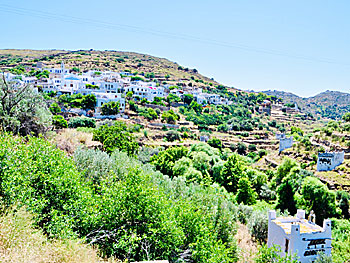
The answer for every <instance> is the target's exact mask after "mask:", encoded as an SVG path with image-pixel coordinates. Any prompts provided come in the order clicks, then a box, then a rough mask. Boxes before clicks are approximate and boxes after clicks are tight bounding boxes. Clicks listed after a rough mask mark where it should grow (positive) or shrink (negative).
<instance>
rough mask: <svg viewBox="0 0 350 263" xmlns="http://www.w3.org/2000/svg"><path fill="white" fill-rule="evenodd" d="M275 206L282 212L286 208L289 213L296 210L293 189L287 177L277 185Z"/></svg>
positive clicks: (293, 212)
mask: <svg viewBox="0 0 350 263" xmlns="http://www.w3.org/2000/svg"><path fill="white" fill-rule="evenodd" d="M276 192H277V196H278V198H277V208H278V209H281V211H282V212H284V211H285V210H288V212H289V213H290V214H291V215H294V214H295V213H296V212H297V207H296V201H295V198H294V193H295V192H294V189H293V187H292V184H291V182H290V180H289V178H284V179H283V181H282V183H281V184H280V185H279V186H278V187H277V190H276Z"/></svg>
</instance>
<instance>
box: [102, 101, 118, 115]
mask: <svg viewBox="0 0 350 263" xmlns="http://www.w3.org/2000/svg"><path fill="white" fill-rule="evenodd" d="M101 111H102V115H116V114H118V113H119V102H118V101H109V102H107V103H104V104H103V105H102V107H101Z"/></svg>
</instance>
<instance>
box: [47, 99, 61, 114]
mask: <svg viewBox="0 0 350 263" xmlns="http://www.w3.org/2000/svg"><path fill="white" fill-rule="evenodd" d="M49 109H50V111H51V113H52V114H57V113H60V112H61V108H60V107H59V106H58V104H57V103H56V102H54V103H52V104H51V106H50V108H49Z"/></svg>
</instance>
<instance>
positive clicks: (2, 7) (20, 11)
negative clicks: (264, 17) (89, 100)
mask: <svg viewBox="0 0 350 263" xmlns="http://www.w3.org/2000/svg"><path fill="white" fill-rule="evenodd" d="M0 12H5V13H12V14H17V15H23V16H31V17H36V18H42V19H49V20H52V19H54V20H58V21H60V22H66V23H72V24H81V25H84V26H86V25H88V26H94V27H97V28H104V29H110V30H123V31H128V32H130V31H132V32H139V33H146V34H151V35H155V36H160V37H164V38H172V39H179V40H185V41H193V42H197V43H203V44H210V45H214V46H221V47H227V48H235V49H240V50H245V51H250V52H255V53H262V54H268V55H275V56H283V57H288V58H293V59H302V60H307V61H311V62H321V63H328V64H337V65H343V66H349V64H345V63H340V62H338V61H335V60H333V59H327V58H317V57H311V56H305V55H301V54H294V53H291V52H287V51H282V50H274V49H264V48H257V47H253V46H248V45H244V44H239V43H229V42H224V41H218V40H214V39H206V38H200V37H196V36H190V35H186V34H178V33H176V34H175V33H171V32H166V31H160V30H154V29H149V28H143V27H137V26H132V25H126V24H119V23H109V22H104V21H99V20H95V19H90V18H81V17H74V16H68V15H61V14H55V13H50V12H43V11H39V10H34V9H27V8H22V7H15V6H11V5H7V4H0Z"/></svg>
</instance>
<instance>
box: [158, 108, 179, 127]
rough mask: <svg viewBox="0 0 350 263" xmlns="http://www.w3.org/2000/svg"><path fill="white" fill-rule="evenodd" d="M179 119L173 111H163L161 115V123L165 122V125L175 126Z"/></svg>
mask: <svg viewBox="0 0 350 263" xmlns="http://www.w3.org/2000/svg"><path fill="white" fill-rule="evenodd" d="M179 118H180V117H179V115H177V114H176V113H175V112H174V111H173V110H169V111H164V112H163V113H162V121H166V122H167V123H171V124H175V123H176V121H177V120H178V119H179Z"/></svg>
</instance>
